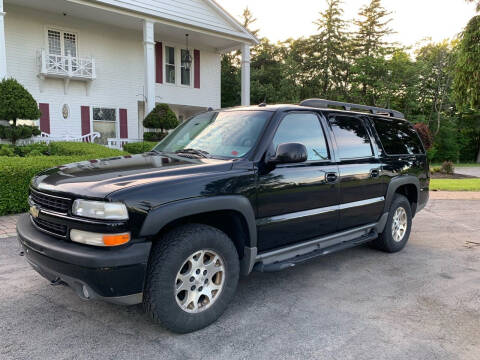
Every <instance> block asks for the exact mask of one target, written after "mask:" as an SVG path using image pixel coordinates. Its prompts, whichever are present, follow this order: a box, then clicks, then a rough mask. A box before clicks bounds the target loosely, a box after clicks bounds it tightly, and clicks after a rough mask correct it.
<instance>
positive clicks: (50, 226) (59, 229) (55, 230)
mask: <svg viewBox="0 0 480 360" xmlns="http://www.w3.org/2000/svg"><path fill="white" fill-rule="evenodd" d="M32 220H33V222H34V223H35V225H37V226H38V227H39V228H40V230H44V231H48V232H50V233H52V234H54V235H58V236H61V237H65V236H67V227H66V226H65V225H62V224H57V223H54V222H51V221H48V220H44V219H39V218H33V217H32Z"/></svg>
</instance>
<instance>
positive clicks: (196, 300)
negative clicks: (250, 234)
mask: <svg viewBox="0 0 480 360" xmlns="http://www.w3.org/2000/svg"><path fill="white" fill-rule="evenodd" d="M239 273H240V264H239V258H238V253H237V250H236V248H235V245H234V244H233V242H232V240H231V239H230V238H229V237H228V236H227V235H226V234H225V233H223V232H222V231H220V230H218V229H216V228H214V227H211V226H207V225H202V224H187V225H183V226H180V227H178V228H175V229H173V230H171V231H170V232H168V233H167V234H166V235H164V236H163V237H162V238H161V239H159V241H158V242H156V243H155V244H154V245H153V248H152V251H151V254H150V259H149V263H148V267H147V276H146V282H145V289H144V294H143V295H144V296H143V306H144V309H145V311H146V312H147V313H148V314H149V315H150V316H151V317H152V319H153V320H154V321H155V322H158V323H160V324H161V325H162V326H164V327H165V328H167V329H169V330H171V331H173V332H175V333H181V334H184V333H188V332H192V331H196V330H199V329H202V328H204V327H206V326H208V325H210V324H211V323H213V322H214V321H215V320H217V319H218V318H219V317H220V316H221V315H222V314H223V312H224V311H225V309H226V308H227V306H228V304H229V303H230V301H231V300H232V298H233V296H234V294H235V290H236V288H237V284H238V278H239ZM182 280H183V281H182ZM192 289H194V290H192Z"/></svg>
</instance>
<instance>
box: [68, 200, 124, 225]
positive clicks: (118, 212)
mask: <svg viewBox="0 0 480 360" xmlns="http://www.w3.org/2000/svg"><path fill="white" fill-rule="evenodd" d="M72 213H73V214H74V215H78V216H83V217H87V218H93V219H102V220H127V219H128V212H127V207H126V206H125V204H122V203H110V202H102V201H89V200H80V199H78V200H75V201H74V202H73V207H72Z"/></svg>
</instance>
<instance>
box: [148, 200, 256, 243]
mask: <svg viewBox="0 0 480 360" xmlns="http://www.w3.org/2000/svg"><path fill="white" fill-rule="evenodd" d="M222 210H227V211H228V210H230V211H236V212H238V213H240V214H241V215H242V216H243V218H244V219H245V222H246V223H247V226H248V233H249V237H250V242H249V244H246V245H247V246H248V247H252V248H254V247H255V248H256V246H257V226H256V223H255V212H254V211H253V208H252V205H251V204H250V201H249V200H248V199H247V198H246V197H244V196H240V195H226V196H215V197H207V198H195V199H187V200H180V201H175V202H172V203H168V204H165V205H161V206H158V207H156V208H153V209H152V210H150V212H149V213H148V215H147V218H146V219H145V222H144V223H143V226H142V229H141V231H140V236H141V237H148V236H155V235H156V234H158V233H159V232H160V230H162V228H163V227H164V226H165V225H167V224H169V223H170V222H172V221H175V220H177V219H180V218H183V217H186V216H191V215H198V214H202V213H206V212H211V211H222Z"/></svg>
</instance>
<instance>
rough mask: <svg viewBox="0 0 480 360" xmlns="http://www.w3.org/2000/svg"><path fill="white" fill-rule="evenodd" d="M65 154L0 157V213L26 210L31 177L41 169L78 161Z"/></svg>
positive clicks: (5, 213) (78, 159)
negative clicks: (0, 173) (0, 170)
mask: <svg viewBox="0 0 480 360" xmlns="http://www.w3.org/2000/svg"><path fill="white" fill-rule="evenodd" d="M80 160H82V159H81V158H79V157H77V158H74V157H67V156H48V157H47V156H45V157H26V158H19V157H0V169H2V176H0V199H2V201H0V215H8V214H15V213H19V212H24V211H27V210H28V203H27V198H28V188H29V185H30V180H31V179H32V177H33V176H34V175H35V174H37V173H39V172H40V171H42V170H45V169H48V168H52V167H55V166H58V165H62V164H67V163H71V162H74V161H80Z"/></svg>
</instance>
